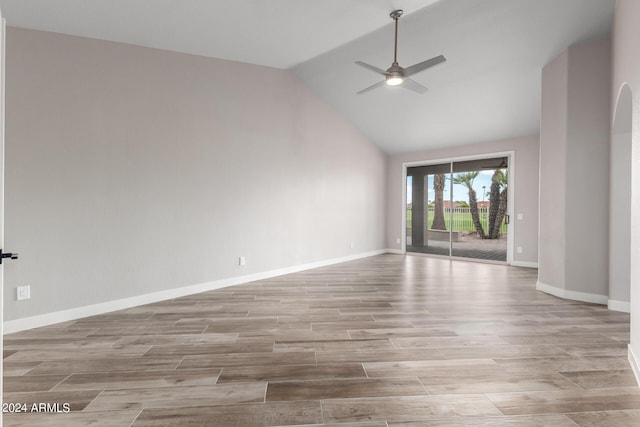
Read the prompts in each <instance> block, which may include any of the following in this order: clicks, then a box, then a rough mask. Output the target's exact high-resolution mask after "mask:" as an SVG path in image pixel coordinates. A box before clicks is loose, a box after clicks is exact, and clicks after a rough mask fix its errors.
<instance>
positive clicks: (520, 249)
mask: <svg viewBox="0 0 640 427" xmlns="http://www.w3.org/2000/svg"><path fill="white" fill-rule="evenodd" d="M516 251H517V252H518V253H519V254H521V253H522V246H518V249H516Z"/></svg>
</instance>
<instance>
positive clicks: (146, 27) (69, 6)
mask: <svg viewBox="0 0 640 427" xmlns="http://www.w3.org/2000/svg"><path fill="white" fill-rule="evenodd" d="M613 4H614V0H226V1H224V2H223V1H220V0H91V1H88V0H0V7H1V8H2V11H3V13H4V15H5V17H6V19H7V23H8V25H13V26H19V27H23V28H31V29H37V30H44V31H53V32H59V33H65V34H73V35H79V36H86V37H92V38H98V39H104V40H112V41H118V42H124V43H131V44H135V45H140V46H147V47H154V48H160V49H167V50H173V51H179V52H186V53H192V54H197V55H204V56H211V57H216V58H222V59H229V60H235V61H242V62H248V63H253V64H259V65H266V66H271V67H277V68H285V69H287V68H290V69H291V70H292V71H293V72H294V73H295V74H296V75H297V76H298V77H299V78H300V79H301V80H302V81H303V82H304V83H305V84H306V85H307V86H308V87H309V88H311V89H312V90H313V91H315V92H316V93H317V94H318V95H319V96H320V97H322V98H323V99H324V100H325V101H327V102H328V103H329V104H331V105H332V106H333V107H334V108H335V109H336V110H338V111H339V112H340V113H341V114H342V115H343V116H344V117H345V118H346V119H347V120H349V121H351V122H352V123H354V125H355V126H357V127H358V128H359V129H360V130H361V131H362V132H364V133H365V134H366V135H367V136H368V137H369V138H370V139H371V140H372V141H373V142H374V143H376V144H378V145H379V146H380V147H381V148H382V149H383V150H385V151H386V152H388V153H395V152H402V151H411V150H418V149H426V148H435V147H442V146H446V145H456V144H464V143H471V142H480V141H486V140H494V139H501V138H508V137H513V136H520V135H528V134H533V133H536V132H537V131H538V128H539V117H540V113H539V108H540V72H541V69H542V67H543V66H544V65H545V64H546V63H548V62H549V60H551V59H553V58H554V57H555V56H557V55H558V54H559V53H561V52H562V51H563V50H565V49H566V48H567V47H568V46H569V45H571V44H573V43H575V42H577V41H581V40H587V39H592V38H596V37H600V36H602V35H604V34H606V33H607V32H608V31H609V30H610V26H611V22H612V17H613V7H614V6H613ZM397 8H402V9H404V10H405V15H404V16H403V17H402V18H401V20H400V31H399V47H398V50H399V52H398V60H399V62H400V65H402V66H404V67H407V66H409V65H412V64H414V63H417V62H420V61H422V60H424V59H428V58H430V57H433V56H436V55H439V54H443V55H444V56H445V57H446V58H447V62H445V63H444V64H441V65H438V66H436V67H434V68H432V69H429V70H426V71H424V72H422V73H419V74H417V75H416V76H415V80H416V81H418V82H420V83H422V84H424V85H426V86H427V87H429V92H427V93H426V94H425V95H417V94H415V93H413V92H410V91H408V90H406V89H403V88H389V87H382V88H379V89H376V90H375V91H372V92H369V93H366V94H363V95H355V92H357V91H358V90H360V89H362V88H365V87H367V86H369V85H371V84H373V83H375V82H376V81H377V80H378V76H376V74H374V73H372V72H370V71H368V70H366V69H363V68H361V67H358V66H356V65H355V64H354V61H356V60H362V61H365V62H367V63H370V64H373V65H376V66H378V67H380V68H385V69H386V68H388V67H389V65H391V60H392V55H393V25H392V21H391V19H390V18H389V12H390V11H392V10H393V9H397Z"/></svg>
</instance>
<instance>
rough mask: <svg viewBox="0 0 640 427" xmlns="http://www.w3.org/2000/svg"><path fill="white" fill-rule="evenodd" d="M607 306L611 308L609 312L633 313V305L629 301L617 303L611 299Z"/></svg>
mask: <svg viewBox="0 0 640 427" xmlns="http://www.w3.org/2000/svg"><path fill="white" fill-rule="evenodd" d="M607 306H608V307H609V310H613V311H621V312H623V313H631V303H630V302H629V301H616V300H614V299H610V300H609V302H608V303H607Z"/></svg>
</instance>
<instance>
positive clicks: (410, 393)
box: [4, 255, 640, 427]
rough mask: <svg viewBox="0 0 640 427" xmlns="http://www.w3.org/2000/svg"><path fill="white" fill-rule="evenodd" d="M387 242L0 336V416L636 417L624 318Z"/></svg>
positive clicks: (361, 426)
mask: <svg viewBox="0 0 640 427" xmlns="http://www.w3.org/2000/svg"><path fill="white" fill-rule="evenodd" d="M536 274H537V272H536V270H532V269H523V268H514V267H505V266H499V265H489V264H479V263H468V262H461V261H448V260H443V259H434V258H426V257H421V256H407V257H404V256H400V255H382V256H377V257H372V258H368V259H364V260H360V261H355V262H350V263H345V264H340V265H336V266H331V267H326V268H321V269H316V270H311V271H307V272H302V273H297V274H292V275H288V276H284V277H279V278H274V279H270V280H262V281H258V282H253V283H249V284H245V285H239V286H235V287H231V288H226V289H222V290H219V291H213V292H208V293H203V294H199V295H194V296H189V297H185V298H180V299H176V300H173V301H167V302H161V303H156V304H151V305H146V306H141V307H137V308H133V309H129V310H123V311H120V312H116V313H111V314H106V315H101V316H94V317H90V318H86V319H82V320H78V321H73V322H67V323H64V324H60V325H54V326H50V327H46V328H39V329H34V330H30V331H25V332H21V333H17V334H12V335H7V336H5V339H4V346H5V355H4V356H5V358H4V369H5V377H4V389H5V394H4V401H5V402H26V403H29V404H31V403H32V402H45V403H53V402H60V403H65V402H66V403H69V404H70V405H71V412H70V413H68V414H5V416H4V423H5V426H14V425H22V426H40V425H54V426H76V425H78V426H84V425H110V426H128V425H134V426H174V425H175V426H209V425H211V426H224V427H230V426H239V427H252V426H279V425H305V426H308V425H312V426H313V425H333V426H337V425H339V426H343V427H387V426H389V427H401V426H402V427H415V426H494V427H495V426H520V427H522V426H536V427H537V426H553V427H563V426H576V425H582V426H595V425H602V426H607V427H611V426H638V425H640V393H639V391H638V388H637V387H636V384H635V382H634V378H633V375H632V373H631V371H630V368H629V365H628V362H627V360H626V357H627V342H628V339H629V316H628V315H627V314H623V313H618V312H613V311H608V310H607V309H606V308H605V307H602V306H597V305H590V304H582V303H577V302H572V301H565V300H561V299H558V298H554V297H552V296H549V295H546V294H543V293H540V292H537V291H536V290H535V281H536Z"/></svg>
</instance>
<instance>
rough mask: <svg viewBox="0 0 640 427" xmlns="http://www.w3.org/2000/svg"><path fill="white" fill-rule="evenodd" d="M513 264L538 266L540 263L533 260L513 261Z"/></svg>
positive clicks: (515, 265) (517, 265) (516, 265)
mask: <svg viewBox="0 0 640 427" xmlns="http://www.w3.org/2000/svg"><path fill="white" fill-rule="evenodd" d="M511 265H512V266H514V267H526V268H538V263H537V262H531V261H511Z"/></svg>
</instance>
